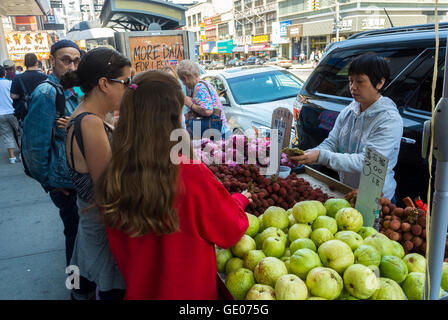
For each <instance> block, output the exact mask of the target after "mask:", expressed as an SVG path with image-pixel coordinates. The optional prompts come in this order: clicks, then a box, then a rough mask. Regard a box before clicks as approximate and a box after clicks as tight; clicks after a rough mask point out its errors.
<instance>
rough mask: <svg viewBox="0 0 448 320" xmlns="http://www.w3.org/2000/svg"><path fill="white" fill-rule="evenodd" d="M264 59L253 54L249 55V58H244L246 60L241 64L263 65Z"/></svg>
mask: <svg viewBox="0 0 448 320" xmlns="http://www.w3.org/2000/svg"><path fill="white" fill-rule="evenodd" d="M263 63H264V60H263V59H261V58H259V57H255V56H251V57H249V58H247V59H246V61H244V63H243V65H245V66H253V65H260V66H261V65H263Z"/></svg>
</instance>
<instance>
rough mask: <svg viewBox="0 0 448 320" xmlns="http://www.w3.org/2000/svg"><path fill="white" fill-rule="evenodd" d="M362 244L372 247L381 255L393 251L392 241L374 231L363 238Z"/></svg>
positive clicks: (387, 254) (390, 253) (386, 254)
mask: <svg viewBox="0 0 448 320" xmlns="http://www.w3.org/2000/svg"><path fill="white" fill-rule="evenodd" d="M364 244H367V245H369V246H372V247H374V248H375V249H376V250H378V252H379V253H380V254H381V256H390V255H393V254H394V252H395V249H394V245H393V243H392V241H391V240H390V239H389V238H388V237H387V236H385V235H384V234H382V233H379V232H378V233H375V234H372V235H370V236H368V237H367V238H365V239H364Z"/></svg>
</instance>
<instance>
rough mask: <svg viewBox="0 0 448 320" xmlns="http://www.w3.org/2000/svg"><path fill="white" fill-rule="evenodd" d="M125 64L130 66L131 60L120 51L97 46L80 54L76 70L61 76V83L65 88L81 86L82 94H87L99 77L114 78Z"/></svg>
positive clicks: (120, 74)
mask: <svg viewBox="0 0 448 320" xmlns="http://www.w3.org/2000/svg"><path fill="white" fill-rule="evenodd" d="M126 66H128V67H131V66H132V65H131V62H130V61H129V59H128V58H126V57H125V56H124V55H122V54H121V53H120V52H118V51H116V50H114V49H110V48H106V47H97V48H95V49H92V50H90V51H88V52H87V53H86V54H84V55H83V56H82V58H81V61H80V62H79V65H78V69H77V70H75V71H69V72H67V73H66V74H64V76H62V79H61V84H62V86H63V87H64V88H65V89H67V88H72V87H81V90H82V91H83V92H84V94H85V95H88V94H89V92H90V91H92V90H93V88H95V87H96V86H97V85H98V80H99V79H100V78H102V77H105V78H108V79H116V78H118V77H120V76H122V75H123V68H124V67H126Z"/></svg>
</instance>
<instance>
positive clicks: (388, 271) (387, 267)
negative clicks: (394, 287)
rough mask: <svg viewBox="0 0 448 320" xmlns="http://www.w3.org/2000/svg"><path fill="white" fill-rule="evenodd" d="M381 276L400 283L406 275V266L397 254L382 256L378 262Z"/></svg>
mask: <svg viewBox="0 0 448 320" xmlns="http://www.w3.org/2000/svg"><path fill="white" fill-rule="evenodd" d="M380 273H381V277H383V278H389V279H392V280H394V281H396V282H397V283H402V282H403V281H404V280H405V279H406V276H407V275H408V267H406V263H404V261H403V260H401V259H400V258H398V257H397V256H383V257H382V258H381V263H380Z"/></svg>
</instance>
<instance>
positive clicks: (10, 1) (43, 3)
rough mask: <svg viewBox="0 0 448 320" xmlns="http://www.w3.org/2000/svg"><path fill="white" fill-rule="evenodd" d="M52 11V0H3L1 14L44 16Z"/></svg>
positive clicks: (0, 8) (0, 6) (0, 4)
mask: <svg viewBox="0 0 448 320" xmlns="http://www.w3.org/2000/svg"><path fill="white" fill-rule="evenodd" d="M49 13H50V0H2V1H0V16H43V15H46V14H49Z"/></svg>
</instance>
